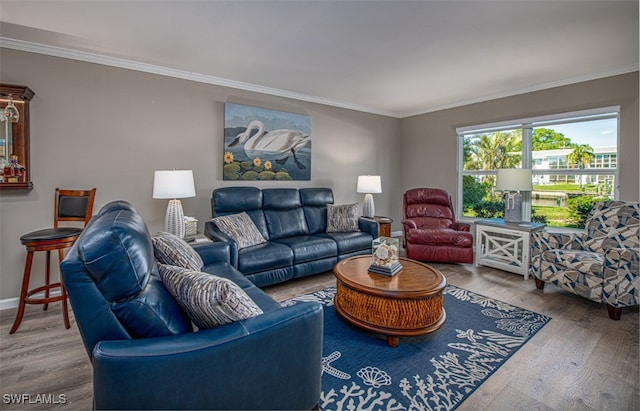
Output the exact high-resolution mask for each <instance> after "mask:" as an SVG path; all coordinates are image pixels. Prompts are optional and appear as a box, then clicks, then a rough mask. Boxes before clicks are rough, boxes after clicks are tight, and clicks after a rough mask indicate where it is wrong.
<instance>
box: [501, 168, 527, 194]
mask: <svg viewBox="0 0 640 411" xmlns="http://www.w3.org/2000/svg"><path fill="white" fill-rule="evenodd" d="M496 190H500V191H531V190H533V183H532V180H531V169H530V168H501V169H498V176H497V179H496Z"/></svg>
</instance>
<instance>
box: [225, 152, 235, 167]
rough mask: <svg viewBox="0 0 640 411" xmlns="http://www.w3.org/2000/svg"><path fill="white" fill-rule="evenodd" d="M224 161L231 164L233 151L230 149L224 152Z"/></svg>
mask: <svg viewBox="0 0 640 411" xmlns="http://www.w3.org/2000/svg"><path fill="white" fill-rule="evenodd" d="M224 162H225V163H227V164H231V163H233V153H232V152H230V151H227V152H226V153H224Z"/></svg>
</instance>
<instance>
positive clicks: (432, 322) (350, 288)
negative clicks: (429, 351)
mask: <svg viewBox="0 0 640 411" xmlns="http://www.w3.org/2000/svg"><path fill="white" fill-rule="evenodd" d="M400 264H402V267H403V268H402V271H400V272H399V273H398V274H396V275H395V276H393V277H387V276H385V275H382V274H374V273H370V272H369V271H368V270H369V266H370V265H371V256H368V255H364V256H357V257H351V258H347V259H345V260H342V261H340V262H339V263H338V264H336V266H335V268H334V269H333V273H334V274H335V276H336V279H337V282H336V295H335V297H334V300H333V301H334V305H335V307H336V311H337V312H338V314H340V315H341V316H342V317H343V318H344V319H346V320H347V321H349V322H350V323H352V324H354V325H356V326H358V327H362V328H364V329H367V330H370V331H374V332H379V333H382V334H385V335H386V336H387V344H388V345H389V346H391V347H397V346H398V343H399V337H400V336H411V335H422V334H428V333H430V332H433V331H435V330H437V329H439V328H440V327H442V324H444V322H445V320H446V318H447V315H446V313H445V310H444V308H443V306H442V301H443V295H442V293H443V291H444V288H445V286H446V285H447V280H446V279H445V278H444V276H443V275H442V273H441V272H440V271H438V270H436V269H435V268H433V267H431V266H429V265H427V264H423V263H421V262H419V261H414V260H410V259H408V258H400Z"/></svg>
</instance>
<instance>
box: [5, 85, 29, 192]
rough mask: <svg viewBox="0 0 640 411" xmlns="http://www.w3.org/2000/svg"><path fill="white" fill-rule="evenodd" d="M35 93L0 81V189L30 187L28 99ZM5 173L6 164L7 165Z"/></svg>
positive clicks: (23, 188) (24, 87)
mask: <svg viewBox="0 0 640 411" xmlns="http://www.w3.org/2000/svg"><path fill="white" fill-rule="evenodd" d="M34 95H35V93H34V92H33V90H31V89H30V88H29V87H27V86H16V85H11V84H2V83H0V115H1V117H0V164H1V166H0V167H1V168H2V169H1V170H0V174H2V181H1V182H0V190H31V189H32V188H33V183H32V181H31V165H30V163H29V160H30V156H29V155H30V153H29V102H30V101H31V99H32V98H33V96H34ZM12 159H13V160H14V162H15V163H14V164H15V167H13V171H11V172H10V173H6V172H5V170H7V168H6V167H5V166H6V165H8V166H9V168H11V162H12Z"/></svg>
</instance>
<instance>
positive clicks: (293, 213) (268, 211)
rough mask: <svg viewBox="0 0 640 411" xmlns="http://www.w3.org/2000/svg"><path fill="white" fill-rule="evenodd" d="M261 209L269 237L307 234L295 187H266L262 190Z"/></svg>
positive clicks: (272, 238)
mask: <svg viewBox="0 0 640 411" xmlns="http://www.w3.org/2000/svg"><path fill="white" fill-rule="evenodd" d="M262 210H263V212H264V217H265V220H266V222H267V228H268V230H269V239H270V240H277V239H278V238H284V237H293V236H297V235H306V234H309V228H308V227H307V221H306V219H305V217H304V211H303V210H302V203H301V202H300V193H299V192H298V190H297V189H295V188H268V189H264V190H263V191H262Z"/></svg>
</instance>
